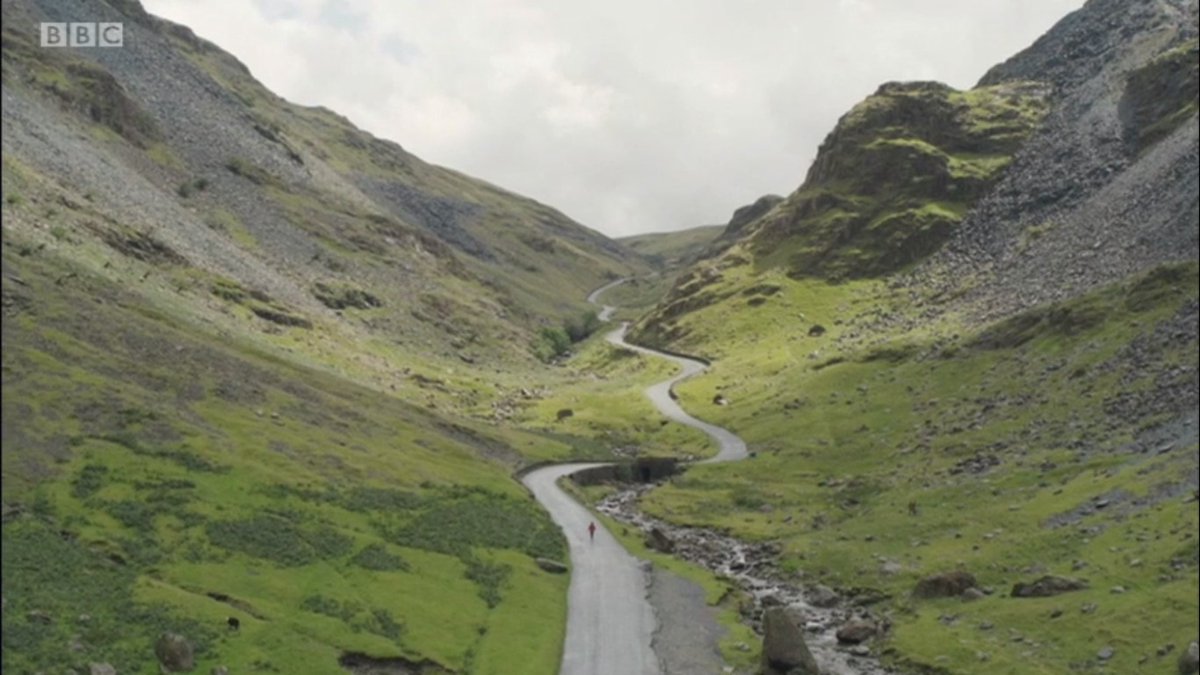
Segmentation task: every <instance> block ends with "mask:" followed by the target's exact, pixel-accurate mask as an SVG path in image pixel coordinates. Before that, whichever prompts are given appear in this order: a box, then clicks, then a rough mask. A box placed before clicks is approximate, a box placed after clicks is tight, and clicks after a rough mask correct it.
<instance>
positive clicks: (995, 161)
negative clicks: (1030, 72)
mask: <svg viewBox="0 0 1200 675" xmlns="http://www.w3.org/2000/svg"><path fill="white" fill-rule="evenodd" d="M1049 94H1050V88H1049V87H1048V86H1046V85H1043V84H1038V83H1033V82H1022V83H1014V82H1005V83H1003V84H999V85H996V86H993V87H982V88H977V89H974V90H972V91H970V92H961V91H958V90H955V89H953V88H951V87H949V86H947V85H944V84H940V83H937V82H905V83H899V82H889V83H887V84H884V85H883V86H881V87H879V89H878V90H877V91H876V92H875V93H874V94H873V95H871V96H870V97H868V98H867V99H866V100H865V101H863V102H861V103H859V104H858V105H856V106H855V107H854V108H853V109H852V110H851V111H850V112H848V113H846V114H845V115H843V116H842V118H841V119H840V120H839V121H838V124H837V127H836V128H835V129H834V130H833V131H832V132H831V133H830V134H829V135H828V136H827V137H826V138H825V140H824V142H822V144H821V148H820V150H819V151H818V153H817V158H816V160H815V161H814V162H813V164H812V167H811V168H810V169H809V172H808V176H807V177H806V179H805V181H804V185H803V186H801V188H800V189H799V190H797V191H796V192H794V193H792V194H791V195H790V196H788V198H787V199H786V200H784V201H783V202H782V203H780V204H779V205H777V206H775V207H774V208H773V209H771V211H770V212H769V213H767V214H766V215H765V216H763V217H762V218H760V219H759V220H757V221H755V222H754V223H753V224H752V225H750V226H748V227H746V228H744V229H745V231H746V232H745V234H744V235H743V236H742V240H743V241H748V242H749V243H750V246H751V248H752V250H753V251H754V252H755V254H756V255H759V254H763V255H770V254H771V252H773V251H777V250H779V249H781V248H782V249H784V250H788V251H793V253H792V255H791V257H790V258H789V263H788V264H789V276H793V277H818V278H830V279H839V278H846V277H861V276H875V275H881V274H886V273H889V272H892V271H895V270H897V269H899V268H901V267H904V266H905V265H907V264H909V263H911V262H913V261H916V260H920V259H922V258H924V257H926V256H928V255H929V254H931V253H933V252H934V251H936V250H937V249H938V248H939V247H940V246H941V245H942V244H943V243H944V242H946V241H947V240H948V239H949V238H950V237H951V235H952V234H953V233H954V231H955V230H956V229H957V227H958V223H959V221H961V220H962V214H963V212H964V211H965V210H966V208H967V207H968V206H969V205H970V204H971V203H972V202H974V201H975V200H977V199H978V198H979V197H981V196H982V195H983V194H985V193H986V191H987V190H988V189H989V188H990V187H991V186H992V185H994V184H995V182H996V181H997V180H998V179H999V177H1000V175H1001V174H1002V171H1003V169H1004V167H1005V166H1007V164H1008V163H1009V161H1010V160H1011V158H1012V156H1013V155H1014V154H1015V153H1016V151H1017V149H1018V148H1019V147H1020V145H1021V143H1022V142H1023V141H1024V140H1025V138H1027V137H1028V136H1029V134H1030V133H1032V131H1033V130H1034V129H1035V128H1036V127H1037V126H1038V124H1039V122H1040V121H1041V119H1042V116H1043V115H1044V114H1045V111H1046V109H1047V107H1048V97H1049Z"/></svg>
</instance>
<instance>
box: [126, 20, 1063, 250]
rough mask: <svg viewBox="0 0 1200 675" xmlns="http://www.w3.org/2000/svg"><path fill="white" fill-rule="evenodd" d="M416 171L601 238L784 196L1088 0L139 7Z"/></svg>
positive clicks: (715, 217) (721, 218)
mask: <svg viewBox="0 0 1200 675" xmlns="http://www.w3.org/2000/svg"><path fill="white" fill-rule="evenodd" d="M144 4H145V6H146V8H147V9H148V10H150V11H151V12H153V13H155V14H158V15H160V16H163V17H166V18H168V19H172V20H174V21H177V22H179V23H183V24H186V25H188V26H190V27H191V28H192V29H194V30H195V31H196V32H197V33H198V34H200V35H201V36H203V37H205V38H208V39H209V40H212V41H213V42H216V43H217V44H218V45H220V46H221V47H223V48H224V49H226V50H228V51H230V52H232V53H233V54H234V55H235V56H237V57H238V58H239V59H241V60H242V62H244V63H245V64H246V65H247V66H249V68H250V70H251V72H253V73H254V75H255V76H256V77H257V78H258V79H259V80H261V81H262V82H263V83H264V84H266V85H267V86H268V87H270V88H271V89H272V90H274V91H275V92H276V93H278V94H280V95H282V96H284V97H285V98H287V99H289V100H292V101H295V102H297V103H302V104H306V105H323V106H326V107H328V108H331V109H333V110H335V111H337V112H339V113H341V114H343V115H346V116H347V117H349V118H350V119H351V120H352V121H353V122H354V123H355V124H357V125H359V126H361V127H363V128H365V129H366V130H368V131H370V132H372V133H374V134H375V135H377V136H382V137H385V138H389V139H391V140H394V141H396V142H398V143H400V144H401V145H402V146H404V148H405V149H407V150H409V151H410V152H413V153H415V154H417V155H418V156H420V157H422V158H423V159H425V160H427V161H431V162H434V163H437V164H442V165H445V166H449V167H452V168H455V169H458V170H460V171H464V172H466V173H469V174H471V175H474V176H477V177H480V178H483V179H485V180H488V181H491V182H493V183H496V184H498V185H501V186H503V187H505V188H509V189H511V190H515V191H517V192H520V193H523V194H526V195H528V196H531V197H534V198H535V199H538V200H540V201H543V202H546V203H548V204H551V205H553V206H555V207H558V208H559V209H561V210H563V211H565V212H566V213H567V214H568V215H569V216H571V217H573V218H575V219H576V220H578V221H580V222H582V223H584V224H585V225H588V226H590V227H592V228H595V229H597V230H600V231H601V232H604V233H605V234H608V235H611V236H620V235H626V234H634V233H638V232H650V231H663V230H675V229H681V228H685V227H692V226H695V225H703V224H711V223H724V222H725V221H727V220H728V219H729V216H730V214H731V213H732V211H733V210H734V209H735V208H736V207H738V206H741V205H743V204H746V203H749V202H751V201H753V200H754V199H755V198H757V197H758V196H760V195H762V194H765V193H768V192H773V193H777V194H783V195H786V194H788V193H789V192H791V191H792V190H794V189H795V188H796V187H798V185H799V183H800V181H801V180H802V179H803V177H804V173H805V171H806V170H807V168H808V165H809V163H811V161H812V159H813V156H814V154H815V153H816V149H817V146H818V145H819V144H820V142H821V139H822V138H824V136H825V134H827V133H828V132H829V131H830V130H831V129H832V128H833V125H834V123H835V122H836V121H837V118H838V117H839V116H840V115H841V114H842V113H844V112H845V111H846V110H848V109H849V108H850V107H851V106H852V105H854V104H855V103H856V102H858V101H859V100H861V99H862V98H863V97H865V96H867V95H868V94H870V93H871V92H872V91H874V90H875V88H876V87H877V86H878V85H879V84H881V83H883V82H886V81H889V80H914V79H935V80H941V81H943V82H947V83H949V84H951V85H954V86H956V87H969V86H971V85H972V84H974V82H975V81H976V80H978V79H979V77H980V76H981V75H983V73H984V71H985V70H987V68H988V67H989V66H991V65H993V64H995V63H997V62H999V61H1002V60H1003V59H1005V58H1006V57H1008V56H1010V55H1012V54H1013V53H1015V52H1016V51H1018V50H1020V49H1022V48H1024V47H1026V46H1028V45H1029V44H1030V43H1031V42H1032V41H1033V40H1034V39H1036V38H1037V37H1038V36H1039V35H1040V34H1042V33H1043V32H1045V31H1046V30H1047V29H1048V28H1050V26H1051V25H1053V24H1054V22H1055V21H1057V20H1058V19H1059V18H1061V17H1062V16H1063V15H1065V14H1066V13H1067V12H1069V11H1071V10H1073V9H1075V8H1077V7H1078V6H1081V5H1082V0H969V1H964V0H742V1H735V0H670V1H668V0H540V1H535V0H394V1H391V2H371V1H369V0H349V1H337V0H254V1H247V0H144Z"/></svg>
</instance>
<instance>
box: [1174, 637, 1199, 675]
mask: <svg viewBox="0 0 1200 675" xmlns="http://www.w3.org/2000/svg"><path fill="white" fill-rule="evenodd" d="M1196 673H1200V644H1197V643H1196V641H1195V640H1193V641H1192V643H1191V644H1190V645H1188V646H1187V649H1185V650H1183V653H1182V654H1180V655H1179V675H1196Z"/></svg>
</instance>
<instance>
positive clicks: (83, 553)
mask: <svg viewBox="0 0 1200 675" xmlns="http://www.w3.org/2000/svg"><path fill="white" fill-rule="evenodd" d="M8 235H9V233H6V241H5V248H4V272H5V279H4V296H5V317H4V324H3V325H4V344H5V349H4V357H3V358H4V392H5V396H4V399H3V405H4V418H5V425H4V432H5V438H4V465H3V466H4V497H5V504H6V511H8V510H9V509H12V511H11V512H8V513H7V514H6V517H5V524H4V529H3V536H4V553H5V561H4V566H3V574H4V589H5V602H6V610H5V630H4V635H5V644H4V647H5V648H4V652H3V653H4V664H5V665H4V668H5V670H6V671H7V670H9V669H12V670H14V672H16V671H23V670H29V671H31V672H32V671H34V670H41V669H46V668H51V669H53V668H62V669H65V668H76V669H80V668H84V669H86V667H87V665H86V664H87V663H89V662H93V661H94V662H103V661H108V662H111V663H112V664H113V665H114V666H116V667H117V668H118V670H119V672H123V673H126V672H130V673H132V672H154V671H155V669H156V666H155V665H154V657H153V640H154V638H155V637H157V635H158V633H159V632H161V631H163V630H176V631H179V632H183V633H185V634H186V635H187V636H188V637H189V638H190V639H192V640H194V641H195V642H196V643H197V647H198V648H199V661H200V666H199V667H201V668H202V669H205V670H207V669H208V668H210V667H212V666H214V665H217V664H223V665H228V666H230V667H231V669H233V670H235V671H240V672H313V673H316V672H330V673H336V672H341V669H340V667H339V666H338V665H337V658H338V656H339V655H340V654H341V653H342V652H343V651H360V652H364V653H369V654H371V655H373V656H403V657H406V658H409V659H411V660H413V661H420V660H423V659H428V660H430V661H433V662H436V663H439V664H442V665H443V666H445V667H447V668H451V669H453V670H455V671H456V672H474V673H511V672H517V671H520V672H543V673H551V672H554V671H555V670H556V669H557V666H558V660H559V651H560V649H561V640H562V631H563V619H564V616H565V595H566V583H567V582H566V579H565V578H564V577H561V576H555V575H550V574H547V573H545V572H543V571H540V570H539V569H538V568H537V567H536V565H534V563H533V557H534V556H537V555H544V556H550V557H555V558H560V559H561V558H563V557H564V556H565V548H564V546H563V542H562V540H561V534H560V533H559V532H558V530H557V528H556V527H555V526H554V525H553V524H552V523H551V522H550V521H549V519H548V518H547V517H546V515H545V514H544V512H543V511H542V510H541V509H540V507H538V506H537V505H536V503H535V502H533V500H532V499H531V498H530V497H529V496H528V495H527V494H526V493H525V491H524V490H522V489H521V488H520V487H519V485H518V484H517V483H516V482H515V481H513V480H512V478H511V476H510V472H511V470H512V468H513V466H514V465H515V464H514V462H519V461H525V460H522V457H523V455H522V454H521V450H522V449H525V448H529V449H531V450H532V451H533V453H532V454H531V455H529V459H535V458H538V457H542V456H547V455H564V454H568V453H569V452H570V450H569V448H568V446H567V445H566V444H563V443H560V442H558V441H555V440H553V439H550V438H546V437H543V436H534V435H530V434H527V433H523V432H519V431H513V430H498V429H493V428H491V427H489V426H487V425H482V424H477V423H471V422H467V421H465V420H463V419H451V418H445V417H440V416H439V415H438V414H437V413H434V412H430V411H428V410H427V409H424V408H418V407H416V406H414V405H412V404H410V403H407V402H405V401H402V400H400V399H398V398H396V397H393V396H386V395H383V394H381V393H380V392H378V391H377V390H374V389H371V388H369V387H365V386H362V385H360V384H357V383H355V382H352V381H350V380H348V379H346V378H342V377H338V376H337V375H335V374H332V373H330V372H328V371H325V370H319V369H315V368H312V367H307V366H304V365H302V361H301V362H298V360H291V361H289V360H286V359H284V358H280V357H279V356H277V355H275V354H272V353H271V352H269V351H265V350H263V349H261V348H259V347H257V346H256V345H255V344H254V342H252V341H250V340H239V339H236V338H235V339H232V340H231V339H229V336H224V337H218V336H215V335H212V334H211V333H208V332H207V331H206V330H205V329H204V327H201V326H198V325H196V324H193V323H190V322H189V319H188V316H187V314H186V312H179V313H178V314H172V313H171V312H170V311H168V312H159V311H156V310H154V309H152V306H153V305H150V304H148V303H145V302H144V300H143V298H141V297H139V296H137V295H135V294H133V293H131V292H129V291H126V290H124V289H122V288H120V287H118V286H116V285H114V284H111V283H109V282H108V281H106V280H105V279H103V278H102V277H98V276H93V275H91V274H89V273H87V272H83V273H79V272H76V273H74V274H69V272H70V271H72V270H75V269H77V268H74V267H72V266H70V265H67V264H66V263H64V262H63V261H62V260H60V259H58V258H57V257H55V256H54V255H53V254H52V253H50V252H48V251H46V250H38V249H37V248H36V247H30V246H24V245H22V244H20V243H19V242H18V241H16V240H13V239H10V238H9V236H8ZM247 320H249V319H247ZM296 330H299V329H296ZM539 453H541V454H539ZM60 533H61V534H60ZM98 584H99V585H101V586H103V587H104V588H103V589H101V588H97V585H98ZM329 607H335V608H337V610H336V611H331V610H329V609H328V608H329ZM314 608H316V609H314ZM320 608H325V609H324V610H321V609H320ZM82 615H86V618H84V619H80V618H79V617H80V616H82ZM228 616H237V617H239V618H240V619H241V623H242V629H241V630H240V631H238V632H231V631H228V630H227V629H226V628H225V625H224V622H225V618H226V617H228ZM43 617H47V618H43ZM43 621H45V622H46V623H43ZM76 638H77V641H78V642H79V643H80V644H81V645H82V649H81V650H80V651H74V650H71V649H68V645H69V644H70V643H71V642H72V640H73V639H76Z"/></svg>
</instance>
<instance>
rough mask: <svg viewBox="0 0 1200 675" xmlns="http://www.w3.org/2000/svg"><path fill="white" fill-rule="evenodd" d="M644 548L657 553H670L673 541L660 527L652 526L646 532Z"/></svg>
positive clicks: (673, 546)
mask: <svg viewBox="0 0 1200 675" xmlns="http://www.w3.org/2000/svg"><path fill="white" fill-rule="evenodd" d="M646 548H649V549H651V550H654V551H658V552H659V553H671V552H673V551H674V550H675V542H674V541H673V540H672V539H671V537H670V536H668V535H667V533H666V532H663V531H662V529H660V528H657V527H652V528H650V531H649V532H647V533H646Z"/></svg>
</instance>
